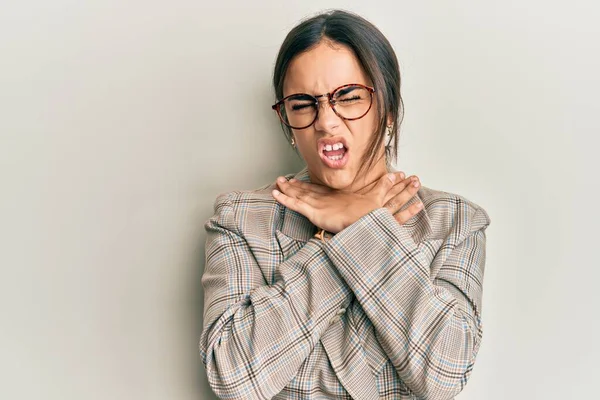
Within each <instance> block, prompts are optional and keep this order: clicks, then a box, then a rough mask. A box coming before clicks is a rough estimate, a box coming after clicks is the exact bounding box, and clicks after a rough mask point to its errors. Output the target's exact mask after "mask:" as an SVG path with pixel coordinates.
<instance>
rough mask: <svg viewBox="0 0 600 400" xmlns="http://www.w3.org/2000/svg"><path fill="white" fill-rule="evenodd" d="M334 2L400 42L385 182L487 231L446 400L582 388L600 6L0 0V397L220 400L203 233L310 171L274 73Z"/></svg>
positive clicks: (593, 330)
mask: <svg viewBox="0 0 600 400" xmlns="http://www.w3.org/2000/svg"><path fill="white" fill-rule="evenodd" d="M335 7H342V8H345V9H349V10H352V11H356V12H358V13H360V14H361V15H363V16H365V17H366V18H367V19H369V20H371V21H372V22H373V23H375V24H376V25H377V26H378V27H379V28H380V29H381V30H382V31H383V33H384V34H385V35H386V36H387V37H388V38H389V40H390V42H391V43H392V45H393V46H394V48H395V50H396V52H397V55H398V58H399V62H400V68H401V74H402V95H403V99H404V103H405V119H404V122H403V124H402V126H401V131H400V135H401V136H400V155H399V160H398V163H397V165H396V168H398V169H400V170H402V171H405V172H406V173H407V174H416V175H418V176H419V177H420V178H421V181H422V183H423V185H425V186H427V187H430V188H433V189H438V190H444V191H448V192H452V193H457V194H460V195H462V196H465V197H466V198H468V199H470V200H472V201H474V202H476V203H477V204H479V205H481V206H482V207H484V208H485V209H486V211H487V212H488V213H489V215H490V217H491V221H492V223H491V225H490V227H489V228H488V230H487V231H486V234H487V262H486V271H485V281H484V306H483V319H484V336H483V342H482V347H481V350H480V352H479V355H478V358H477V362H476V365H475V368H474V371H473V374H472V376H471V378H470V381H469V382H468V384H467V386H466V388H465V390H464V391H463V393H461V395H460V396H459V397H458V398H459V399H460V400H482V399H485V400H501V399H502V400H504V399H548V400H550V399H584V398H592V397H594V394H595V392H597V376H598V373H599V372H600V369H599V367H598V361H597V360H598V358H599V357H600V345H599V342H598V340H597V338H598V337H600V321H599V317H598V315H599V313H598V306H599V305H600V301H599V296H598V289H597V286H598V281H599V278H600V272H599V267H600V265H599V264H600V263H599V262H598V252H597V248H596V247H595V246H597V242H598V236H599V235H598V222H599V220H600V219H599V218H598V217H599V215H598V214H599V213H598V205H597V201H598V198H599V197H598V195H599V190H598V189H599V187H598V177H597V173H598V171H599V170H600V169H599V168H598V167H599V163H598V156H597V152H598V150H597V149H598V144H599V140H598V138H597V137H598V134H599V133H600V129H599V128H600V124H599V123H598V117H599V115H600V106H599V100H598V92H599V89H600V84H599V77H598V71H599V70H600V54H599V53H600V52H599V51H598V38H599V37H600V25H599V24H598V18H599V17H600V6H599V5H598V3H597V2H593V1H569V2H559V1H541V0H539V1H538V0H526V1H523V0H521V1H502V2H498V1H487V0H486V1H462V2H447V1H442V0H438V1H433V0H430V1H421V2H415V1H398V0H396V1H364V0H362V1H357V0H346V1H319V0H305V1H302V2H291V1H288V2H283V1H261V2H246V1H241V0H240V1H216V2H212V1H211V2H207V1H202V0H200V1H197V0H196V1H185V0H172V1H168V2H167V1H128V2H123V1H114V0H103V1H99V0H95V1H94V0H89V1H85V2H82V1H68V0H55V1H53V2H47V1H41V0H22V1H19V2H17V1H12V2H8V1H7V2H2V3H0V188H1V189H0V190H1V196H0V235H1V237H0V239H1V242H0V243H1V246H2V247H1V251H0V266H1V268H2V271H1V274H2V275H1V276H2V277H1V279H0V307H1V308H0V323H1V328H0V343H2V345H1V346H2V347H1V349H2V350H1V352H0V353H1V354H2V356H1V357H0V376H2V383H1V384H0V398H2V399H45V400H54V399H57V400H58V399H86V400H96V399H98V400H100V399H101V400H106V399H147V400H150V399H178V400H191V399H215V398H216V397H214V395H213V394H212V392H211V390H210V388H209V387H208V384H207V381H206V376H205V373H204V369H203V365H202V362H201V359H200V356H199V354H198V340H199V336H200V331H201V327H202V310H203V292H202V287H201V282H200V278H201V274H202V272H203V268H204V241H205V239H206V237H205V231H204V227H203V224H204V222H205V221H206V219H208V218H209V217H210V216H211V215H212V213H213V209H212V207H213V202H214V200H215V198H216V196H217V195H218V194H219V193H221V192H225V191H230V190H235V189H253V188H257V187H259V186H262V185H265V184H267V183H269V182H272V181H274V179H275V178H276V177H277V176H278V175H281V174H287V173H292V172H296V171H298V170H299V169H301V168H302V164H301V161H300V160H299V159H298V158H296V156H295V154H294V152H293V151H292V150H291V148H290V146H289V145H288V144H287V143H286V141H285V139H284V136H283V134H282V132H281V129H280V126H279V123H278V120H277V117H276V115H275V114H274V112H273V111H272V110H271V108H270V105H271V104H272V103H273V102H274V97H273V93H272V89H271V75H272V68H273V64H274V61H275V57H276V54H277V51H278V48H279V45H280V44H281V42H282V40H283V39H284V36H285V35H286V33H287V32H288V31H289V30H290V29H291V28H292V27H293V26H294V25H295V24H296V23H297V22H298V21H299V20H300V19H301V18H303V17H305V16H308V15H312V14H313V13H315V12H317V11H320V10H323V9H324V8H335Z"/></svg>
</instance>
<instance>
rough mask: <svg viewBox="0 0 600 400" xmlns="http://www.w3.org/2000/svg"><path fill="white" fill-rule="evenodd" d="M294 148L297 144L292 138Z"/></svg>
mask: <svg viewBox="0 0 600 400" xmlns="http://www.w3.org/2000/svg"><path fill="white" fill-rule="evenodd" d="M291 143H292V147H296V142H295V141H294V138H292V142H291Z"/></svg>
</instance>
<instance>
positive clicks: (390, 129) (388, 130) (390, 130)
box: [387, 125, 394, 136]
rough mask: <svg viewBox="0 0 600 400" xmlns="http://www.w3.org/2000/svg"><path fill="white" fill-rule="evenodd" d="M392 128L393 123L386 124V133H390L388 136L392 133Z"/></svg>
mask: <svg viewBox="0 0 600 400" xmlns="http://www.w3.org/2000/svg"><path fill="white" fill-rule="evenodd" d="M393 128H394V125H388V126H387V133H388V135H390V136H391V135H392V129H393Z"/></svg>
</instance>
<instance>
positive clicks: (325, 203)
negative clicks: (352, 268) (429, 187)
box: [273, 172, 422, 233]
mask: <svg viewBox="0 0 600 400" xmlns="http://www.w3.org/2000/svg"><path fill="white" fill-rule="evenodd" d="M415 182H416V183H417V186H415V185H414V183H415ZM277 185H278V187H279V189H280V191H273V195H274V197H275V199H276V200H277V201H278V202H279V203H281V204H283V205H284V206H286V207H288V208H290V209H292V210H294V211H296V212H299V213H300V214H302V215H304V216H305V217H307V218H308V219H309V220H310V221H311V222H312V223H313V224H314V225H316V226H318V227H320V228H323V229H325V230H327V231H329V232H332V233H337V232H339V231H341V230H342V229H344V228H346V227H347V226H349V225H351V224H352V223H354V222H355V221H357V220H358V219H359V218H361V217H362V216H364V215H365V214H367V213H369V212H370V211H373V210H375V209H377V208H381V207H386V208H387V209H388V210H389V211H390V213H392V215H394V218H395V219H396V220H397V221H398V222H399V223H400V224H404V223H405V222H406V221H407V220H408V219H410V218H411V217H412V216H413V215H415V214H416V213H418V212H419V211H420V210H421V209H422V207H420V205H421V204H420V202H418V203H415V204H413V205H412V206H411V207H408V208H407V209H406V210H403V211H401V212H398V211H399V210H400V208H402V206H404V204H406V203H407V202H408V201H409V200H410V199H411V198H412V197H413V196H414V195H415V194H416V192H417V191H418V190H419V186H420V182H419V179H418V178H417V177H416V176H411V177H408V178H404V173H402V172H392V173H389V174H385V175H382V176H381V177H380V178H379V179H378V180H375V181H374V182H373V183H371V184H370V185H368V186H366V187H364V188H362V189H361V190H359V191H358V192H355V193H353V192H348V191H342V190H335V189H331V188H328V187H326V186H323V185H317V184H314V183H309V182H301V181H297V180H294V179H292V180H290V181H287V180H286V179H285V178H284V177H280V178H279V179H278V180H277ZM421 206H422V205H421Z"/></svg>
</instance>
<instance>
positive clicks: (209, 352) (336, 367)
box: [200, 11, 490, 399]
mask: <svg viewBox="0 0 600 400" xmlns="http://www.w3.org/2000/svg"><path fill="white" fill-rule="evenodd" d="M273 83H274V87H275V93H276V97H277V99H278V101H277V103H276V104H274V105H273V108H274V110H275V111H276V112H277V114H278V115H279V118H280V119H281V122H282V125H283V127H284V132H285V134H286V135H287V137H288V138H289V140H290V142H291V144H292V146H294V147H295V148H296V149H297V151H298V152H299V154H300V155H301V156H302V158H303V159H304V160H305V161H306V167H305V168H304V169H303V170H302V171H300V172H299V173H297V174H295V175H294V174H290V175H287V176H285V177H280V178H279V179H277V180H276V182H274V183H272V184H269V185H267V186H264V187H262V188H260V189H256V190H252V191H235V192H231V193H226V194H221V195H220V196H219V197H218V198H217V200H216V202H215V214H214V215H213V217H211V218H210V219H209V220H208V222H207V223H206V225H205V228H206V230H207V242H206V266H205V271H204V275H203V277H202V283H203V286H204V289H205V303H204V307H205V309H204V329H203V332H202V337H201V339H200V352H201V355H202V358H203V361H204V363H205V366H206V371H207V375H208V380H209V383H210V385H211V388H212V389H213V390H214V392H215V393H216V394H217V395H218V396H220V397H222V398H236V399H270V398H275V399H292V398H293V399H312V398H315V399H316V398H320V399H323V398H326V399H348V398H354V399H379V398H382V399H415V398H419V399H452V398H454V396H455V395H457V394H458V393H459V392H460V391H461V390H462V389H463V387H464V386H465V384H466V383H467V380H468V379H469V376H470V374H471V371H472V369H473V365H474V362H475V357H476V355H477V352H478V349H479V346H480V343H481V337H482V322H481V301H482V281H483V272H484V264H485V232H484V231H485V229H486V227H487V226H488V225H489V223H490V219H489V216H488V214H487V213H486V211H485V210H484V209H483V208H481V207H479V206H478V205H477V204H475V203H473V202H472V201H469V200H467V199H466V198H464V197H461V196H459V195H456V194H451V193H447V192H442V191H437V190H433V189H430V188H426V187H423V186H422V185H421V184H420V182H419V179H418V178H417V177H416V176H409V177H405V176H404V174H403V173H402V172H398V171H393V170H392V169H391V167H390V166H391V163H392V161H393V159H394V158H395V157H396V152H397V144H398V137H397V133H398V125H399V123H400V121H401V115H402V100H401V97H400V73H399V68H398V63H397V59H396V56H395V53H394V51H393V49H392V47H391V46H390V44H389V43H388V41H387V40H386V38H385V37H384V36H383V35H382V34H381V33H380V31H379V30H378V29H377V28H376V27H375V26H373V25H372V24H371V23H369V22H368V21H366V20H364V19H363V18H361V17H359V16H357V15H354V14H351V13H347V12H343V11H333V12H327V13H324V14H321V15H317V16H315V17H313V18H311V19H308V20H306V21H304V22H302V23H301V24H299V25H298V26H296V27H295V28H294V29H293V30H292V31H291V32H290V33H289V34H288V36H287V37H286V39H285V41H284V42H283V44H282V46H281V49H280V52H279V55H278V57H277V62H276V65H275V73H274V79H273Z"/></svg>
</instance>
